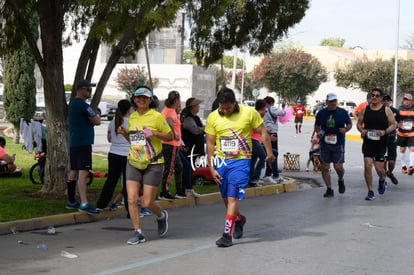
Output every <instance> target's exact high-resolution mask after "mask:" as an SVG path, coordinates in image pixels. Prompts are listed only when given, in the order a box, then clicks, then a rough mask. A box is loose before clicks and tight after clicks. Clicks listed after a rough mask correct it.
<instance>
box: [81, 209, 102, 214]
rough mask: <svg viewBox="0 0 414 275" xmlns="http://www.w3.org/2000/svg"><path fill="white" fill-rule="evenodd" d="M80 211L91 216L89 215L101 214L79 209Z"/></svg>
mask: <svg viewBox="0 0 414 275" xmlns="http://www.w3.org/2000/svg"><path fill="white" fill-rule="evenodd" d="M78 211H79V212H84V213H86V214H89V215H98V214H99V213H101V212H99V211H98V212H96V213H95V212H89V211H88V210H82V209H80V208H79V209H78Z"/></svg>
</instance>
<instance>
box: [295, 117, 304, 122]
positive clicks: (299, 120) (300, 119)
mask: <svg viewBox="0 0 414 275" xmlns="http://www.w3.org/2000/svg"><path fill="white" fill-rule="evenodd" d="M302 122H303V117H295V123H302Z"/></svg>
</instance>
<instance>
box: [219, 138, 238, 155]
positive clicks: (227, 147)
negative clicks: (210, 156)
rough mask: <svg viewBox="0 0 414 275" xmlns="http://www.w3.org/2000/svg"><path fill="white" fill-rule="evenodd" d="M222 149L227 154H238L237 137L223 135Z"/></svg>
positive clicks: (221, 139) (221, 140)
mask: <svg viewBox="0 0 414 275" xmlns="http://www.w3.org/2000/svg"><path fill="white" fill-rule="evenodd" d="M220 149H221V151H222V152H223V153H224V154H226V155H238V154H239V143H238V142H237V138H235V137H221V138H220Z"/></svg>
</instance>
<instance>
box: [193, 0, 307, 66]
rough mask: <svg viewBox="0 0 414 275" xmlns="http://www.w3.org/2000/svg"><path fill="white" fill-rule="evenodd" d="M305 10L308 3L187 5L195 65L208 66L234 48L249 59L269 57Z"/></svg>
mask: <svg viewBox="0 0 414 275" xmlns="http://www.w3.org/2000/svg"><path fill="white" fill-rule="evenodd" d="M308 7H309V1H308V0H291V1H286V0H246V1H240V0H222V1H211V0H195V1H190V2H189V3H187V10H188V13H189V14H188V16H189V17H190V26H191V34H190V42H191V47H192V50H193V51H194V53H195V57H196V59H197V63H198V64H200V65H204V66H208V65H209V64H212V63H214V62H215V61H217V60H219V59H220V58H221V56H222V55H223V53H224V51H226V50H231V49H232V48H233V47H234V46H236V47H238V48H240V49H241V48H245V49H248V50H249V52H250V54H252V55H257V54H262V53H269V52H270V51H271V50H272V48H273V45H274V43H275V42H276V41H277V40H278V39H280V38H281V37H283V36H284V35H286V34H287V31H288V29H289V28H290V27H292V26H293V25H295V24H296V23H299V22H300V20H301V19H302V18H303V17H304V16H305V11H306V10H307V9H308Z"/></svg>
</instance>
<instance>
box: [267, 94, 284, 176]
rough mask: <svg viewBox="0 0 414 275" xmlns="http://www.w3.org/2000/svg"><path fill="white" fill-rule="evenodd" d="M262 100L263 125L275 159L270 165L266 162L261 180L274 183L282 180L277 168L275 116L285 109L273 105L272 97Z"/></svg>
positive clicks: (281, 113)
mask: <svg viewBox="0 0 414 275" xmlns="http://www.w3.org/2000/svg"><path fill="white" fill-rule="evenodd" d="M264 100H265V101H266V104H267V109H266V113H265V115H264V116H263V126H264V127H265V129H266V130H267V132H268V133H269V135H270V142H271V145H272V152H273V155H274V157H275V161H274V162H273V163H272V165H271V166H270V165H269V164H266V171H265V177H264V178H263V180H264V181H265V182H268V183H271V184H274V183H277V182H280V181H283V179H282V178H281V177H279V168H278V166H277V157H278V155H279V148H278V139H279V137H278V135H277V131H278V129H279V124H278V118H277V117H278V116H284V115H286V111H285V110H282V109H279V108H277V107H275V106H274V104H275V100H274V99H273V97H270V96H267V97H265V98H264Z"/></svg>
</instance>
